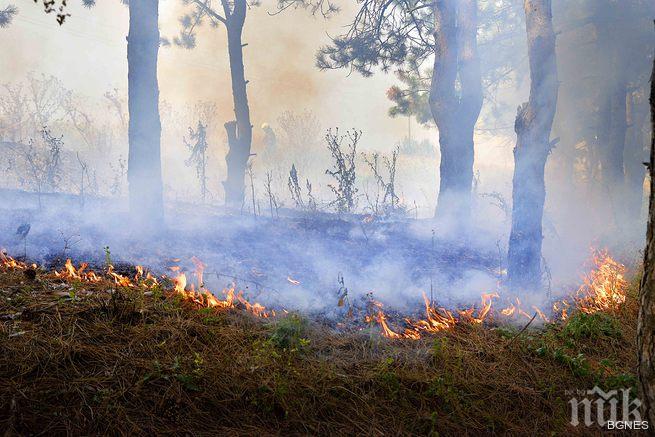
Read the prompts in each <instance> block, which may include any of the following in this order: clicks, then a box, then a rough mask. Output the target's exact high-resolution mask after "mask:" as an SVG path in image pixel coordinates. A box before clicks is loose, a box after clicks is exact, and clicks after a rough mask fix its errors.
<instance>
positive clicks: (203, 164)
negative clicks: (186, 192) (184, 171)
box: [183, 121, 209, 204]
mask: <svg viewBox="0 0 655 437" xmlns="http://www.w3.org/2000/svg"><path fill="white" fill-rule="evenodd" d="M183 140H184V144H185V145H186V148H187V149H188V150H189V151H190V152H191V155H190V156H189V158H188V159H187V160H186V161H185V164H186V165H187V166H194V167H195V168H196V177H197V178H198V182H199V183H200V197H201V198H202V203H203V204H204V203H205V200H206V198H207V194H208V193H209V191H208V189H207V149H208V147H209V146H208V144H207V126H206V125H203V124H202V121H198V126H197V127H196V130H193V129H192V128H191V127H189V140H187V139H186V137H184V138H183Z"/></svg>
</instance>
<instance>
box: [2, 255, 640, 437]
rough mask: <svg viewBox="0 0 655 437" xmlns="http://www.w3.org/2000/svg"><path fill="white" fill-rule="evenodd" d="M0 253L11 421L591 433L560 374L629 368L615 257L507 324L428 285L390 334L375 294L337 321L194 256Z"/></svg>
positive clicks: (81, 429) (42, 427)
mask: <svg viewBox="0 0 655 437" xmlns="http://www.w3.org/2000/svg"><path fill="white" fill-rule="evenodd" d="M599 259H602V257H601V258H599ZM0 264H2V268H0V314H1V315H0V318H1V319H2V320H1V321H2V324H1V325H0V326H1V331H0V347H1V348H2V353H1V354H0V426H1V427H2V428H3V429H6V430H8V434H37V433H45V434H56V433H59V434H62V433H69V434H98V433H101V434H168V433H191V434H208V433H221V434H226V433H229V434H236V435H238V434H244V435H245V434H254V433H259V434H266V435H268V434H278V433H286V434H346V433H348V434H352V433H357V434H430V433H433V434H435V433H439V434H446V435H451V434H456V433H473V432H475V433H508V434H512V435H514V434H533V433H534V432H538V433H543V432H545V431H553V432H556V433H564V432H574V433H582V434H584V433H585V432H587V433H589V434H595V433H597V432H598V430H594V429H582V428H570V427H569V426H568V425H567V424H568V420H569V411H568V409H567V408H568V406H567V401H568V397H567V395H566V394H565V390H575V389H587V388H591V387H593V386H594V385H599V386H601V387H603V388H605V389H607V388H614V387H626V386H632V385H634V384H635V378H634V374H635V368H636V358H635V356H636V355H635V347H636V346H635V341H634V338H635V325H636V314H637V303H636V297H635V295H634V294H635V290H636V288H635V287H634V286H631V287H628V284H627V282H625V281H626V280H625V278H624V276H623V275H624V273H625V272H624V270H623V267H622V266H620V264H618V263H616V264H615V265H614V266H613V267H612V268H605V269H601V271H603V272H604V273H602V274H599V275H596V274H590V276H589V277H588V281H586V282H585V285H584V287H583V289H581V290H582V291H580V292H578V294H577V295H576V299H573V300H572V301H571V302H567V304H566V305H567V306H566V309H567V313H566V317H565V319H566V320H560V321H558V322H557V323H549V324H546V325H545V327H544V328H542V329H539V330H532V329H528V330H526V331H519V330H517V329H516V328H514V327H513V326H514V325H509V324H503V323H502V320H503V319H501V316H503V313H502V311H503V310H507V308H509V307H503V306H494V304H495V303H498V302H500V300H501V299H500V298H499V297H497V296H494V295H491V294H489V295H486V296H485V297H483V299H482V301H481V304H480V305H478V306H476V307H475V308H473V309H470V310H461V311H455V312H451V311H447V310H445V309H439V308H437V307H436V306H435V305H434V304H432V303H430V302H429V301H428V300H427V299H426V302H425V317H422V318H419V319H414V320H412V319H408V320H406V321H405V323H406V325H407V327H406V328H405V331H401V330H398V329H397V330H396V331H395V330H392V329H391V328H390V327H389V326H388V325H387V328H388V329H389V332H385V331H382V334H383V335H387V336H389V337H392V339H387V338H384V337H381V336H380V335H378V333H379V332H380V326H382V328H384V323H386V322H387V319H386V315H385V313H384V312H383V311H382V307H381V306H380V305H373V309H372V310H371V312H370V315H369V317H370V319H369V322H370V323H368V324H364V325H363V326H364V328H363V329H361V330H355V331H352V332H344V333H335V332H334V331H333V330H331V329H327V328H325V327H323V326H322V325H320V324H317V323H309V322H308V321H307V320H306V319H304V318H303V317H301V316H299V315H297V314H293V313H292V314H277V316H276V317H272V313H271V311H270V310H267V309H259V307H258V306H257V304H256V303H250V302H249V301H247V300H246V299H245V298H243V296H241V300H240V299H239V298H238V296H239V293H238V292H235V290H226V291H225V293H222V297H221V298H218V297H216V296H214V295H213V294H211V293H210V292H209V291H208V290H205V289H204V284H203V280H202V268H199V264H196V272H195V273H194V274H193V275H194V276H195V280H194V281H190V282H193V283H194V284H193V287H191V284H187V283H186V282H183V280H182V278H184V280H185V281H186V274H185V273H183V272H179V271H178V272H173V275H172V278H169V277H165V278H161V277H155V276H153V275H152V274H148V273H147V272H144V270H143V269H140V268H137V269H136V274H134V275H131V276H130V275H127V274H119V273H117V272H115V271H114V269H112V268H110V267H109V266H108V267H107V269H105V272H103V273H102V274H100V273H93V274H92V272H91V271H90V270H89V269H88V266H86V267H84V266H79V267H75V266H73V264H72V263H70V262H69V263H67V264H66V266H65V268H64V269H63V270H61V271H58V272H45V271H42V270H39V268H38V267H37V266H29V265H26V264H23V263H20V262H18V261H15V260H13V259H12V258H8V257H3V258H2V259H0ZM600 265H601V266H604V265H605V263H604V262H601V264H600ZM182 275H184V276H182ZM621 281H623V282H621ZM621 284H622V288H618V287H619V285H621ZM633 285H634V284H633ZM598 287H600V288H598ZM597 288H598V289H599V290H601V291H600V292H598V293H596V295H598V296H599V297H598V299H600V300H594V299H593V296H594V293H593V292H591V291H590V290H594V289H597ZM585 290H586V291H585ZM612 290H613V291H612ZM619 290H620V291H621V293H622V296H623V299H621V300H617V299H614V300H612V302H613V304H612V305H606V306H603V305H604V303H602V302H607V299H605V297H604V296H606V295H608V293H606V292H610V291H611V293H609V294H611V295H614V294H616V293H614V292H618V291H619ZM210 296H211V297H210ZM212 299H213V300H212ZM589 299H591V300H589ZM215 302H218V304H216V303H215ZM560 305H562V303H561V302H560ZM494 308H498V310H495V309H494ZM509 311H510V310H507V311H506V312H507V313H509ZM520 311H522V312H523V313H525V314H529V313H528V312H527V311H526V310H524V309H521V307H520V305H518V304H517V305H515V306H514V313H512V314H507V317H509V316H510V315H511V316H512V317H515V316H516V314H519V312H520ZM560 314H562V313H561V312H560ZM266 315H268V316H271V317H268V318H264V316H266ZM522 317H524V318H525V316H522ZM530 317H531V316H530ZM505 320H507V319H505ZM527 320H528V319H527V318H526V319H525V322H526V323H527ZM492 321H493V323H492ZM378 325H380V326H378ZM397 331H398V332H397ZM410 333H418V335H417V336H414V337H411V336H410V335H409V334H410ZM428 333H429V335H426V334H428ZM403 337H408V338H412V339H414V340H415V341H408V340H405V339H400V338H403ZM393 338H398V339H400V340H396V339H393Z"/></svg>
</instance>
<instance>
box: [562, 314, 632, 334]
mask: <svg viewBox="0 0 655 437" xmlns="http://www.w3.org/2000/svg"><path fill="white" fill-rule="evenodd" d="M560 336H561V337H565V338H567V337H568V338H573V339H576V340H578V339H581V338H603V337H612V338H620V337H621V328H620V327H619V325H618V323H617V321H616V319H615V318H614V317H612V316H610V315H608V314H605V313H601V312H598V313H593V314H587V313H581V312H580V313H575V314H573V315H572V316H571V318H570V319H569V320H568V321H567V322H566V324H565V325H564V328H563V329H562V331H561V332H560Z"/></svg>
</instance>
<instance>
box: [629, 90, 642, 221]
mask: <svg viewBox="0 0 655 437" xmlns="http://www.w3.org/2000/svg"><path fill="white" fill-rule="evenodd" d="M636 94H637V92H636V91H635V92H632V93H630V96H629V98H628V116H627V121H628V134H627V136H626V140H625V152H624V154H623V162H624V167H625V188H624V193H625V202H624V203H625V216H626V217H627V218H628V220H630V221H631V222H633V223H638V222H639V220H640V219H641V207H642V202H643V197H644V177H645V176H646V169H645V167H644V164H643V163H644V161H646V160H647V159H648V156H647V155H646V153H645V150H646V147H645V146H646V142H645V141H644V137H645V136H644V130H643V129H644V126H645V123H647V120H648V119H647V114H648V111H647V110H645V109H646V108H647V106H646V105H643V106H644V108H643V109H642V108H641V106H642V103H644V102H639V101H636V100H637V97H636ZM644 94H645V93H644Z"/></svg>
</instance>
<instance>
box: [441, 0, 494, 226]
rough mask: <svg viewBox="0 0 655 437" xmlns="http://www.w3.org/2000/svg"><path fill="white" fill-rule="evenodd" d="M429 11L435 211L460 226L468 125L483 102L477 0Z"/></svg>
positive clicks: (466, 206)
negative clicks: (437, 157)
mask: <svg viewBox="0 0 655 437" xmlns="http://www.w3.org/2000/svg"><path fill="white" fill-rule="evenodd" d="M434 12H435V18H434V20H435V59H434V72H433V75H432V83H431V86H430V97H429V102H430V110H431V112H432V117H433V118H434V121H435V122H436V124H437V127H438V129H439V146H440V150H441V163H440V165H439V168H440V181H439V197H438V199H437V208H436V210H435V217H436V218H438V219H439V220H441V221H443V223H445V224H446V225H458V226H461V225H462V224H466V223H468V220H469V217H470V210H471V187H472V184H473V160H474V145H473V131H474V128H475V124H476V122H477V120H478V116H479V115H480V109H481V108H482V82H481V73H480V60H479V57H478V51H477V1H476V0H460V1H459V2H457V1H455V0H438V1H437V2H436V4H435V11H434ZM458 74H459V85H460V86H461V91H460V92H459V93H458V91H457V87H458V85H457V78H458Z"/></svg>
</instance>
